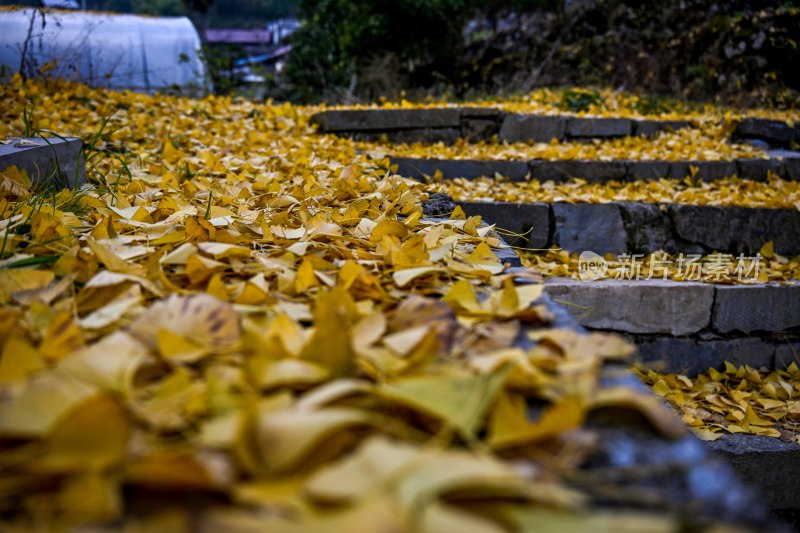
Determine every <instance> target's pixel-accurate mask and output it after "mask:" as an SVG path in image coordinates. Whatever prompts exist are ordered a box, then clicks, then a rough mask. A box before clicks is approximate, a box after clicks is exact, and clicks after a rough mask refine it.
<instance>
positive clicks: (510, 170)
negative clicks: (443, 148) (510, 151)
mask: <svg viewBox="0 0 800 533" xmlns="http://www.w3.org/2000/svg"><path fill="white" fill-rule="evenodd" d="M391 164H392V165H397V167H398V169H397V173H398V174H400V175H401V176H405V177H408V178H414V179H424V178H425V177H426V176H433V175H434V174H435V173H436V171H437V170H439V171H440V172H441V173H442V175H443V176H444V177H445V178H467V179H475V178H481V177H484V176H488V177H492V176H494V175H495V174H500V175H501V176H505V177H507V178H509V179H511V180H512V181H522V180H524V179H525V178H526V177H527V175H528V165H527V163H525V162H524V161H492V160H488V159H487V160H478V159H417V158H412V157H393V158H391Z"/></svg>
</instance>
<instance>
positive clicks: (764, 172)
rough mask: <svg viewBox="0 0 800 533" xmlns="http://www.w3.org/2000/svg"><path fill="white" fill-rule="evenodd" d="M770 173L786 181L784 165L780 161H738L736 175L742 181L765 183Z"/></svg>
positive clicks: (773, 159) (772, 159)
mask: <svg viewBox="0 0 800 533" xmlns="http://www.w3.org/2000/svg"><path fill="white" fill-rule="evenodd" d="M770 172H772V173H773V174H775V175H776V176H778V177H779V178H781V179H786V177H787V172H786V164H785V163H784V161H783V160H781V159H775V158H771V159H738V160H737V161H736V174H737V176H739V177H740V178H742V179H745V180H751V181H766V180H767V179H768V177H769V173H770Z"/></svg>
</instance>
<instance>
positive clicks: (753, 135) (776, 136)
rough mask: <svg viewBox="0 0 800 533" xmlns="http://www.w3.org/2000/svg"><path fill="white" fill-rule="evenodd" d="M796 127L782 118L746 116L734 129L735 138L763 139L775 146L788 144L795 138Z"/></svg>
mask: <svg viewBox="0 0 800 533" xmlns="http://www.w3.org/2000/svg"><path fill="white" fill-rule="evenodd" d="M794 135H795V132H794V129H793V128H791V127H790V126H789V124H787V123H786V122H783V121H780V120H767V119H763V118H745V119H742V120H740V121H739V123H738V124H737V125H736V129H735V130H734V131H733V137H734V138H742V139H761V140H764V141H767V142H768V143H769V144H770V145H773V146H788V145H789V143H791V142H792V140H793V139H794Z"/></svg>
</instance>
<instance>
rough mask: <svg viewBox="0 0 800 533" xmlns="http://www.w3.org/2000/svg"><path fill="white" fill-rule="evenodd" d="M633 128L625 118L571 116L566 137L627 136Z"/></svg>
mask: <svg viewBox="0 0 800 533" xmlns="http://www.w3.org/2000/svg"><path fill="white" fill-rule="evenodd" d="M632 130H633V126H632V122H631V120H630V119H627V118H571V119H569V120H568V121H567V137H575V138H580V137H627V136H628V135H630V134H631V132H632Z"/></svg>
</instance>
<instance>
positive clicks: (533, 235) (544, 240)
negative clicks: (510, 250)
mask: <svg viewBox="0 0 800 533" xmlns="http://www.w3.org/2000/svg"><path fill="white" fill-rule="evenodd" d="M459 204H460V205H461V208H462V209H463V210H464V212H465V213H466V214H467V215H470V216H474V215H480V216H481V217H483V221H484V222H486V223H488V224H496V225H497V228H498V229H500V230H507V231H509V232H511V233H515V234H517V235H520V236H519V237H512V236H511V235H506V234H505V232H501V233H502V234H503V237H504V238H505V239H506V241H507V242H508V243H509V244H510V245H511V246H524V247H526V248H546V247H547V245H548V244H549V242H548V240H549V233H550V206H548V205H547V204H520V203H510V202H459Z"/></svg>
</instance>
